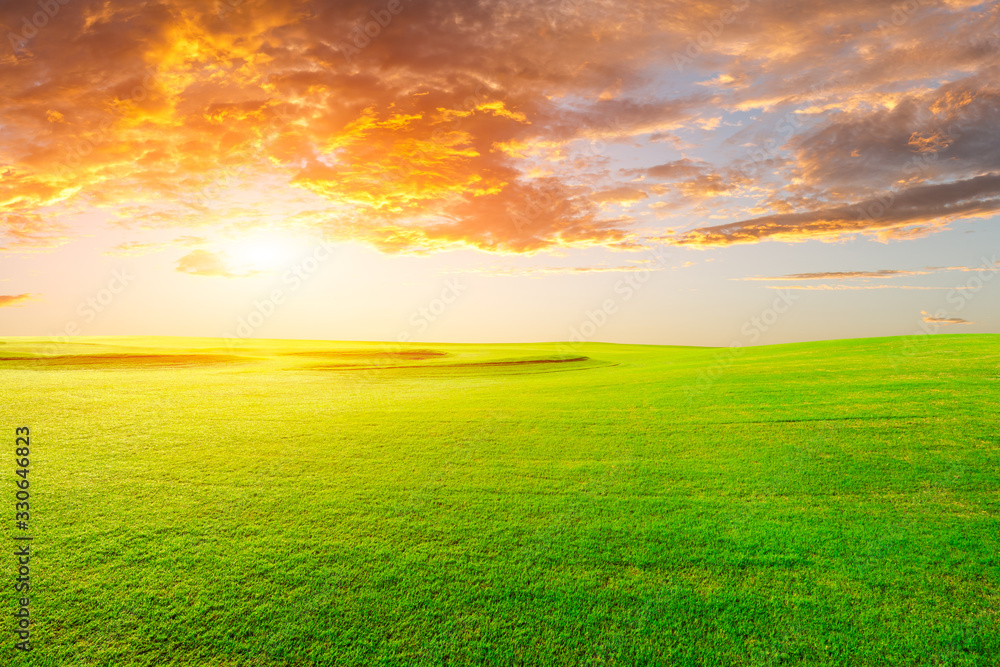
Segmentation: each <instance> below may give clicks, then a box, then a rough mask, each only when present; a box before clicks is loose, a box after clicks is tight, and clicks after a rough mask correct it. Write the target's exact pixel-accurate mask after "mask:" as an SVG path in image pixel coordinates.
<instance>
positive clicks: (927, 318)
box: [920, 311, 975, 325]
mask: <svg viewBox="0 0 1000 667" xmlns="http://www.w3.org/2000/svg"><path fill="white" fill-rule="evenodd" d="M920 314H921V315H923V316H924V317H923V318H922V319H923V321H924V322H927V323H930V324H945V325H947V324H975V322H970V321H969V320H963V319H962V318H961V317H935V316H932V315H928V314H927V311H921V312H920Z"/></svg>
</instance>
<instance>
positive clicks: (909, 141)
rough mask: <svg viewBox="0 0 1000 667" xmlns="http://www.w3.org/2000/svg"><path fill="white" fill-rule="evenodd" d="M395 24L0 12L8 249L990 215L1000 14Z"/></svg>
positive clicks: (336, 9) (440, 239)
mask: <svg viewBox="0 0 1000 667" xmlns="http://www.w3.org/2000/svg"><path fill="white" fill-rule="evenodd" d="M400 6H401V8H402V9H401V11H400V12H399V13H398V14H394V15H392V16H391V19H390V20H389V22H388V23H386V25H384V26H379V27H378V31H377V32H378V34H377V35H374V36H365V35H363V34H362V32H360V30H359V26H362V27H363V26H364V25H365V23H366V22H370V21H371V11H372V8H373V6H372V5H371V4H370V3H365V2H361V0H344V1H337V2H334V1H333V0H316V1H315V2H310V3H303V2H283V1H279V0H255V1H254V2H245V3H240V4H238V5H237V6H235V7H230V6H229V5H228V4H227V3H217V2H207V3H206V2H195V1H194V0H156V1H155V2H154V1H153V0H136V1H135V2H129V3H99V2H93V1H90V0H79V1H76V0H74V2H69V3H66V4H62V3H59V7H60V8H59V11H58V13H57V14H56V15H55V16H53V17H52V18H51V19H50V20H49V21H48V22H47V24H46V25H45V26H44V27H41V28H39V29H37V31H29V32H31V34H30V35H29V34H27V33H25V34H24V35H23V36H22V35H21V34H20V33H21V32H22V31H24V27H23V26H24V23H23V21H24V18H25V15H26V14H25V13H26V11H27V10H26V9H25V7H28V5H25V4H24V3H5V4H4V5H3V6H0V27H3V28H5V30H3V31H0V32H3V33H5V34H7V35H8V36H7V38H6V39H4V40H3V47H4V48H3V50H2V52H0V80H2V81H3V82H4V86H3V90H2V91H0V117H2V118H3V130H4V141H3V143H2V145H0V232H2V233H3V241H0V247H2V249H4V250H38V249H47V248H52V247H55V246H56V245H58V244H60V243H63V242H65V241H66V239H67V238H69V237H70V236H71V235H72V234H73V233H74V230H73V229H71V228H70V227H68V226H67V224H68V223H66V222H65V221H67V220H70V219H72V218H71V216H72V215H74V214H76V213H79V212H82V211H94V210H99V211H103V212H109V213H111V214H112V215H113V217H115V219H116V220H117V222H116V224H118V225H120V226H122V227H125V228H127V229H134V230H135V229H138V230H150V229H153V230H156V229H171V228H180V227H185V228H195V229H203V230H205V234H206V235H210V232H212V231H215V230H218V229H225V230H232V229H234V228H235V229H240V230H248V229H254V228H257V227H264V226H267V225H269V224H272V223H273V221H274V220H278V219H280V220H285V221H288V222H287V224H289V225H292V224H294V225H296V226H297V231H308V232H311V233H314V234H317V235H323V236H326V237H331V238H338V239H350V240H357V241H361V242H364V243H368V244H370V245H372V246H375V247H376V248H379V249H380V250H382V251H384V252H400V253H402V252H411V253H427V252H435V251H442V250H448V249H453V248H474V249H478V250H483V251H489V252H496V253H524V254H531V253H535V252H538V251H541V250H546V249H558V248H575V247H587V246H603V247H607V248H613V249H621V248H636V247H639V246H640V245H641V244H642V243H643V242H644V241H648V240H650V239H655V236H652V237H651V236H649V234H655V232H654V231H650V230H648V229H645V228H642V227H640V225H639V224H637V220H636V219H634V218H631V217H628V216H619V215H613V214H611V213H609V212H608V211H607V210H606V205H607V204H609V203H611V202H617V203H629V202H634V203H635V206H636V208H639V209H641V208H643V205H642V204H641V203H640V202H642V201H644V199H645V197H649V196H650V195H656V196H658V197H661V198H663V199H665V200H666V201H667V203H668V206H666V207H661V208H672V209H673V208H679V207H681V206H685V205H688V204H693V205H695V206H696V207H700V208H696V209H695V213H696V214H702V215H705V216H706V219H714V218H712V217H711V216H720V217H719V219H725V220H733V219H736V220H742V222H735V223H731V224H730V225H721V226H717V227H706V226H702V227H700V228H699V229H697V230H693V231H691V232H689V233H688V234H686V235H682V236H681V237H678V242H680V243H681V244H688V245H728V244H730V243H737V242H739V243H746V242H756V241H759V240H762V239H773V240H784V241H790V240H801V239H806V238H835V237H838V236H840V235H843V234H850V233H854V232H862V233H872V234H876V235H878V236H879V238H881V239H882V240H884V241H887V242H889V241H898V240H902V239H906V238H913V237H917V236H921V235H926V234H930V233H934V232H936V231H939V230H941V229H943V228H944V226H945V225H946V223H947V222H948V221H949V220H952V219H957V218H958V217H961V216H970V215H986V214H990V213H992V212H994V211H995V210H996V201H995V200H996V196H995V195H996V192H995V190H990V189H989V188H987V187H986V186H985V185H984V183H985V181H982V180H977V179H989V178H990V177H991V175H992V174H994V173H996V172H997V171H1000V164H998V159H997V155H1000V150H998V148H1000V145H998V143H997V142H998V141H1000V139H998V138H997V133H996V132H995V127H996V126H997V124H998V123H997V121H998V120H1000V117H998V115H997V114H998V111H997V109H998V108H1000V106H998V104H997V102H998V99H1000V87H998V86H997V79H998V75H997V66H996V65H995V63H996V61H997V56H998V55H1000V45H998V44H997V40H995V39H990V38H989V36H991V35H995V34H996V33H997V26H998V22H997V21H998V19H997V16H998V9H997V7H996V6H995V3H985V4H984V3H980V2H978V1H974V0H949V2H948V3H943V4H939V5H937V4H936V5H930V4H929V3H916V5H915V6H914V7H913V11H912V12H909V10H908V9H907V10H905V11H904V10H900V9H899V8H897V7H894V6H890V5H888V4H886V3H871V2H867V1H866V0H847V1H845V2H842V3H837V4H836V5H831V4H830V3H818V2H802V3H796V4H795V5H794V6H790V5H788V3H785V2H778V1H777V0H760V1H759V2H757V1H755V2H753V3H745V2H743V0H736V1H735V2H734V0H708V1H707V2H700V3H680V4H677V3H674V5H671V7H670V11H668V12H664V5H663V3H662V2H659V1H658V0H636V1H635V2H629V3H611V2H587V3H583V2H562V3H530V2H519V3H512V2H508V1H506V0H481V1H479V2H474V3H473V2H467V1H466V0H421V1H420V2H412V3H411V2H403V3H402V4H401V5H400ZM220 7H221V8H223V9H225V11H221V10H220ZM30 8H31V10H32V12H33V11H34V8H35V5H31V7H30ZM734 8H735V9H734ZM900 11H904V19H905V20H902V21H897V20H896V14H897V13H898V12H900ZM706 26H712V28H711V30H709V32H707V33H706V30H708V28H707V27H706ZM705 34H707V35H708V37H709V39H706V38H705V37H704V35H705ZM915 45H919V47H917V46H915ZM918 49H919V50H918ZM678 56H681V58H678ZM734 113H736V114H742V115H740V116H738V117H735V118H734V117H733V116H732V115H731V114H734ZM747 114H754V115H755V116H756V117H758V120H757V121H755V122H752V123H751V122H750V121H748V120H746V116H747ZM734 121H735V122H734ZM744 122H745V123H746V124H745V126H744V127H741V128H740V129H739V130H738V131H736V133H735V134H734V135H733V136H731V137H723V135H722V134H721V133H723V132H728V131H730V128H731V127H733V126H734V125H736V124H739V123H744ZM692 137H695V139H693V140H696V141H697V142H699V145H698V146H693V145H692V144H691V143H690V141H692ZM711 137H717V138H718V141H712V140H709V138H711ZM716 144H717V145H718V146H719V147H718V148H716ZM689 147H690V148H691V151H690V154H689V153H688V152H687V151H688V148H689ZM633 148H635V149H637V150H641V149H650V148H652V149H653V150H646V151H645V154H644V156H643V159H642V160H641V161H635V160H632V159H631V158H629V159H627V160H626V159H623V158H622V157H621V153H623V152H625V150H626V149H627V150H628V151H631V150H632V149H633ZM618 149H622V150H618ZM682 149H683V150H684V151H685V152H684V153H683V154H682V156H681V157H677V158H676V159H673V160H670V159H669V157H668V158H665V157H663V154H664V151H671V152H673V151H680V150H682ZM754 150H759V151H763V158H761V159H757V158H758V157H759V156H756V154H755V153H753V151H754ZM727 151H728V152H727ZM696 154H697V156H696ZM668 155H670V153H668ZM934 156H937V158H935V157H934ZM641 164H647V165H652V166H648V167H645V168H643V167H636V166H635V165H641ZM747 164H751V166H752V167H753V168H750V169H747V168H744V167H746V165H747ZM623 165H628V167H627V168H624V167H623ZM635 169H638V170H640V171H639V172H635V173H624V172H628V171H630V170H635ZM643 170H644V171H643ZM538 174H545V175H544V176H539V175H538ZM635 179H642V181H644V183H643V185H637V184H636V182H635ZM980 186H982V187H980ZM918 187H925V188H931V189H933V188H937V190H934V191H933V192H930V191H918V189H917V188H918ZM977 187H978V188H979V190H976V188H977ZM949 188H950V190H949ZM640 192H641V193H643V194H644V195H645V197H643V196H642V195H640V194H639V193H640ZM886 192H891V193H893V194H894V195H895V197H896V203H895V204H893V205H892V206H891V207H889V209H890V210H889V211H888V212H887V213H886V214H885V215H874V216H872V215H868V217H869V218H872V219H868V218H865V219H863V220H857V219H855V216H854V213H853V212H852V211H851V210H850V209H851V204H850V203H851V202H858V203H859V204H860V205H865V204H867V203H875V202H877V201H878V197H879V196H881V195H883V194H884V193H886ZM921 192H922V194H921ZM735 195H739V196H740V197H736V196H735ZM744 196H745V197H746V198H748V199H752V200H753V201H752V202H750V203H749V204H748V207H747V208H746V209H745V210H742V211H741V212H739V213H737V214H734V215H729V212H730V210H729V209H726V210H722V209H721V208H720V206H719V204H720V203H721V204H724V205H726V206H730V205H731V206H742V205H743V204H742V203H739V204H737V203H732V204H730V202H731V200H734V199H738V198H742V197H744ZM907 197H910V198H911V199H914V201H912V202H910V203H909V204H907V203H906V202H905V200H906V199H907ZM921 197H925V198H929V199H933V200H934V201H915V200H916V199H920V198H921ZM549 199H552V200H554V203H551V204H546V203H539V202H545V201H548V200H549ZM248 202H249V203H248ZM866 215H867V214H866ZM303 228H304V229H303ZM198 233H199V234H200V233H201V232H200V231H199V232H198ZM132 243H134V244H135V245H131V246H128V245H125V246H122V247H120V248H118V249H117V251H118V252H142V251H155V247H153V246H141V245H140V242H138V241H136V242H132ZM192 254H194V253H192ZM189 257H190V255H189ZM198 257H200V259H197V260H191V262H192V263H193V264H192V267H190V268H193V269H195V271H199V270H202V269H204V270H209V271H221V269H219V267H218V266H216V267H215V268H214V269H213V268H212V267H211V266H209V262H210V260H209V259H208V258H207V257H205V256H198ZM220 261H221V260H220ZM199 262H200V263H201V264H199ZM199 267H201V269H199ZM199 275H206V274H204V273H200V274H199ZM213 275H224V273H215V274H213Z"/></svg>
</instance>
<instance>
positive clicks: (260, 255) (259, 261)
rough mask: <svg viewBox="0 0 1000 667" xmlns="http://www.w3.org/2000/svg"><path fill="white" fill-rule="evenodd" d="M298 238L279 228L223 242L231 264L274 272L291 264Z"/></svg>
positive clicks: (245, 269) (240, 269) (240, 268)
mask: <svg viewBox="0 0 1000 667" xmlns="http://www.w3.org/2000/svg"><path fill="white" fill-rule="evenodd" d="M299 245H300V243H299V241H298V239H295V238H293V237H290V236H288V235H284V234H279V233H276V232H259V233H255V234H250V235H247V236H243V237H240V238H237V239H232V240H228V241H225V242H223V243H220V246H221V249H222V251H223V253H224V254H225V256H226V259H227V260H228V262H227V263H228V264H229V265H230V268H231V269H232V270H233V271H235V272H243V273H272V272H275V271H278V270H280V269H282V268H284V267H286V266H289V265H290V264H292V263H293V262H294V260H295V257H296V251H297V249H298V247H299Z"/></svg>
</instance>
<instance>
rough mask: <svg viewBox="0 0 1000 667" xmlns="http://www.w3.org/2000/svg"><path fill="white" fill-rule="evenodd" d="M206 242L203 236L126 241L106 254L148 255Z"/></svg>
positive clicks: (124, 255)
mask: <svg viewBox="0 0 1000 667" xmlns="http://www.w3.org/2000/svg"><path fill="white" fill-rule="evenodd" d="M205 242H206V239H205V238H204V237H201V236H179V237H177V238H176V239H174V240H173V241H165V242H148V243H147V242H141V241H126V242H124V243H119V244H118V245H116V246H115V247H114V248H112V249H111V250H108V251H106V252H105V253H104V254H105V255H114V256H119V257H131V256H136V255H148V254H151V253H156V252H162V251H164V250H170V249H172V248H176V247H177V246H181V247H185V246H197V245H201V244H203V243H205Z"/></svg>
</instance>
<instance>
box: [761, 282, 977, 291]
mask: <svg viewBox="0 0 1000 667" xmlns="http://www.w3.org/2000/svg"><path fill="white" fill-rule="evenodd" d="M766 287H767V289H800V290H812V291H831V290H832V291H847V290H865V289H910V290H921V291H928V290H929V291H935V290H963V289H970V288H969V287H967V286H961V287H925V286H922V285H845V284H844V283H838V284H835V285H766Z"/></svg>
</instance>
